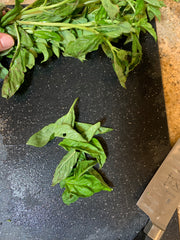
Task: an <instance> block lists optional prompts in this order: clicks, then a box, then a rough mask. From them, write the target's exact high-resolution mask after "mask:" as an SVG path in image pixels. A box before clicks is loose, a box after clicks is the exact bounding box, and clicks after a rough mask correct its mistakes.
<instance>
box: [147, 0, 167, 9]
mask: <svg viewBox="0 0 180 240" xmlns="http://www.w3.org/2000/svg"><path fill="white" fill-rule="evenodd" d="M144 1H145V2H147V3H149V4H150V5H153V6H155V7H159V8H161V7H163V6H164V3H163V1H159V0H144Z"/></svg>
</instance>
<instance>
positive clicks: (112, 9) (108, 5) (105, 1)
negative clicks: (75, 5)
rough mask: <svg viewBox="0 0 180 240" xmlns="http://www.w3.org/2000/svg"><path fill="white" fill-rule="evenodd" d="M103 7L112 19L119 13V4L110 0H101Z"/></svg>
mask: <svg viewBox="0 0 180 240" xmlns="http://www.w3.org/2000/svg"><path fill="white" fill-rule="evenodd" d="M101 2H102V5H103V7H104V8H105V10H106V12H107V14H108V15H109V17H110V18H111V19H114V18H115V16H116V15H117V14H118V13H119V7H118V5H115V4H113V3H112V2H111V1H110V0H101Z"/></svg>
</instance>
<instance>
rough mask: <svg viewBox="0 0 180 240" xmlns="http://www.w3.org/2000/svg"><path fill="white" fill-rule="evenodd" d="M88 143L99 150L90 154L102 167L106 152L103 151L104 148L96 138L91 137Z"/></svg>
mask: <svg viewBox="0 0 180 240" xmlns="http://www.w3.org/2000/svg"><path fill="white" fill-rule="evenodd" d="M90 143H91V144H92V145H93V146H95V147H96V148H97V149H98V150H99V153H98V154H93V153H92V154H91V156H92V157H95V158H96V159H97V161H98V163H99V165H100V167H101V168H102V167H103V165H104V164H105V162H106V154H105V152H104V149H103V147H102V145H101V143H100V142H99V140H98V139H97V138H93V139H92V140H91V142H90Z"/></svg>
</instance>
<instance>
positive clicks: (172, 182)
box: [137, 139, 180, 239]
mask: <svg viewBox="0 0 180 240" xmlns="http://www.w3.org/2000/svg"><path fill="white" fill-rule="evenodd" d="M179 202H180V139H179V140H178V141H177V142H176V144H175V145H174V147H173V148H172V150H171V151H170V153H169V154H168V155H167V157H166V159H165V160H164V162H163V163H162V165H161V166H160V168H159V169H158V170H157V172H156V174H155V175H154V177H153V178H152V180H151V181H150V183H149V184H148V186H147V187H146V189H145V191H144V192H143V194H142V195H141V197H140V199H139V200H138V202H137V205H138V207H139V208H141V209H142V210H143V211H144V212H145V213H146V214H147V215H148V216H149V218H150V219H151V222H152V226H151V227H150V228H149V230H147V229H146V232H147V235H148V236H149V237H151V238H152V239H160V238H161V236H162V234H163V232H164V231H165V229H166V227H167V225H168V223H169V221H170V219H171V217H172V216H173V214H174V212H175V210H176V208H177V206H178V204H179ZM144 231H145V230H144ZM158 236H159V237H158Z"/></svg>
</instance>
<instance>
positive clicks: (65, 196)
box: [62, 189, 79, 206]
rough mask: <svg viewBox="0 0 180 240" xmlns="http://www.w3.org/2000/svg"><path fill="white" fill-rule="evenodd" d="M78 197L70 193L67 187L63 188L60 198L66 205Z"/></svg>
mask: <svg viewBox="0 0 180 240" xmlns="http://www.w3.org/2000/svg"><path fill="white" fill-rule="evenodd" d="M78 199H79V197H78V196H77V195H75V194H72V193H71V192H69V191H68V190H67V189H65V190H64V192H63V194H62V200H63V202H64V203H65V204H66V205H68V206H69V205H70V204H71V203H74V202H76V201H77V200H78Z"/></svg>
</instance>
